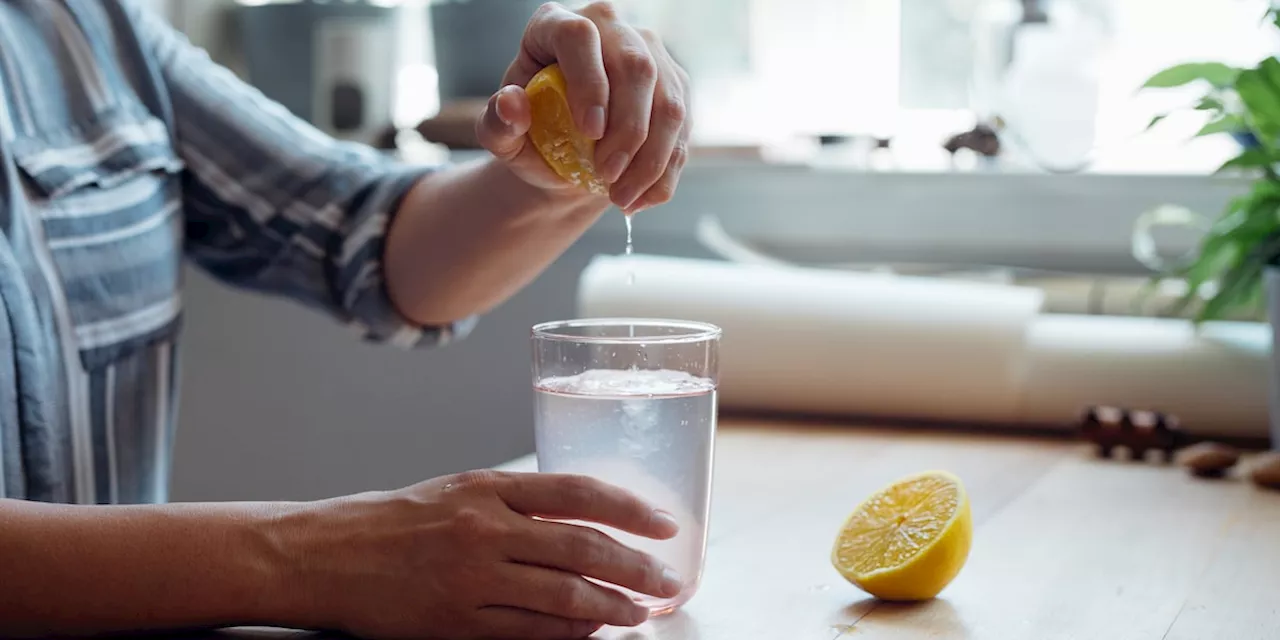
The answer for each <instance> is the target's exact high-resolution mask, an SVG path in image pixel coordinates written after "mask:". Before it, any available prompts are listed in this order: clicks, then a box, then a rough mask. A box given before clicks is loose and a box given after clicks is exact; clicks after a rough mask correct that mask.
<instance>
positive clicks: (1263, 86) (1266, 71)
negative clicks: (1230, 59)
mask: <svg viewBox="0 0 1280 640" xmlns="http://www.w3.org/2000/svg"><path fill="white" fill-rule="evenodd" d="M1236 92H1237V93H1239V94H1240V100H1241V101H1242V102H1243V103H1244V105H1245V108H1246V109H1247V110H1248V113H1247V116H1248V120H1249V124H1250V127H1251V128H1252V129H1253V133H1254V135H1255V137H1257V138H1258V142H1259V144H1261V145H1263V146H1264V147H1267V148H1272V147H1274V146H1275V143H1276V141H1277V138H1280V60H1276V59H1275V58H1266V59H1264V60H1263V61H1262V62H1260V63H1258V67H1257V68H1255V69H1245V70H1244V71H1241V72H1240V75H1239V76H1238V77H1237V78H1236Z"/></svg>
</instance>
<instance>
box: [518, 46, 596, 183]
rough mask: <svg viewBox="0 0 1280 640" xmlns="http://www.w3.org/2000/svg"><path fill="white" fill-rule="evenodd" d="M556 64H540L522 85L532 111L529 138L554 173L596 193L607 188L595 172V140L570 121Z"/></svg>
mask: <svg viewBox="0 0 1280 640" xmlns="http://www.w3.org/2000/svg"><path fill="white" fill-rule="evenodd" d="M567 86H568V85H567V84H566V83H565V79H564V73H563V72H562V71H561V70H560V65H558V64H552V65H550V66H548V67H545V68H543V69H542V70H541V71H539V72H538V73H537V74H535V75H534V76H533V78H532V79H530V80H529V83H528V84H527V85H525V93H526V94H528V96H529V104H530V107H531V108H532V112H533V125H532V126H531V127H530V128H529V139H530V140H531V141H532V142H533V146H534V148H535V149H537V150H538V155H540V156H542V159H543V160H544V161H546V163H547V166H549V167H551V170H552V171H554V172H555V173H556V175H558V176H560V177H561V178H564V179H565V180H567V181H569V182H571V183H573V184H576V185H578V186H580V187H583V188H584V189H587V190H588V191H590V192H592V193H596V194H606V193H608V192H609V189H608V187H606V186H605V184H604V181H603V180H601V179H600V178H599V177H598V176H596V174H595V168H594V163H593V159H594V158H595V149H596V144H595V141H594V140H592V139H590V138H588V137H586V136H584V135H582V133H581V132H580V131H579V130H578V128H577V126H576V125H574V124H573V114H572V112H571V111H570V109H569V101H568V98H567V96H568V95H569V93H568V89H567Z"/></svg>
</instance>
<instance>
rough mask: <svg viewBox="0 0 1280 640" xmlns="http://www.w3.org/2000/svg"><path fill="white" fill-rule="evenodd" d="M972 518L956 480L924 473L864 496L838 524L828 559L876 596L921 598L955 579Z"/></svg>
mask: <svg viewBox="0 0 1280 640" xmlns="http://www.w3.org/2000/svg"><path fill="white" fill-rule="evenodd" d="M972 540H973V518H972V516H971V515H970V512H969V496H968V494H966V493H965V490H964V485H962V484H961V483H960V479H959V478H957V477H955V476H954V475H952V474H950V473H947V472H945V471H929V472H925V473H921V474H917V475H914V476H910V477H907V478H904V479H902V480H899V481H897V482H894V483H893V484H891V485H889V486H887V487H885V488H883V489H881V490H880V491H878V492H876V493H875V494H873V495H872V496H871V497H870V498H867V500H866V501H864V502H863V503H862V504H861V505H859V506H858V508H857V509H855V510H854V512H853V514H852V515H850V516H849V519H848V520H847V521H846V522H845V524H844V526H843V527H842V528H841V529H840V534H839V535H838V536H837V537H836V542H835V545H834V547H833V548H832V550H831V563H832V564H833V565H835V568H836V570H837V571H839V572H840V575H842V576H844V578H845V579H846V580H848V581H849V582H852V583H853V584H854V585H856V586H857V587H858V588H860V589H862V590H863V591H866V592H867V593H869V594H871V595H873V596H875V597H877V598H880V599H882V600H897V601H913V600H927V599H929V598H932V597H934V596H936V595H938V593H939V592H941V591H942V590H943V589H944V588H946V586H947V585H948V584H950V583H951V581H952V580H953V579H955V577H956V575H958V574H959V573H960V569H962V568H963V567H964V564H965V561H966V560H967V559H968V557H969V547H970V544H971V543H972Z"/></svg>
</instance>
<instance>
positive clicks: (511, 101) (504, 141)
mask: <svg viewBox="0 0 1280 640" xmlns="http://www.w3.org/2000/svg"><path fill="white" fill-rule="evenodd" d="M532 121H533V115H532V111H531V109H530V106H529V96H528V95H526V94H525V92H524V89H523V88H521V87H518V86H515V85H508V86H506V87H503V88H502V89H501V90H499V91H498V92H497V93H495V94H493V96H491V97H490V98H489V104H488V105H487V106H486V107H485V111H484V114H483V115H481V116H480V119H479V120H477V121H476V138H477V139H478V140H479V141H480V145H481V146H483V147H484V148H485V149H488V150H489V152H490V153H492V154H493V155H495V156H497V157H499V158H502V159H504V160H511V159H513V158H515V157H516V156H518V155H520V152H521V151H522V150H524V145H525V140H526V138H525V134H526V133H528V132H529V127H530V126H531V124H532Z"/></svg>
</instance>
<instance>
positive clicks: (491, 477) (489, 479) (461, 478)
mask: <svg viewBox="0 0 1280 640" xmlns="http://www.w3.org/2000/svg"><path fill="white" fill-rule="evenodd" d="M498 478H499V474H498V473H497V472H495V471H489V470H487V469H481V470H475V471H464V472H463V473H459V474H458V475H456V476H454V478H453V479H452V480H451V481H450V482H449V485H450V486H451V487H452V488H453V489H454V490H473V491H474V490H477V489H492V488H493V485H495V484H497V482H498Z"/></svg>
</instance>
